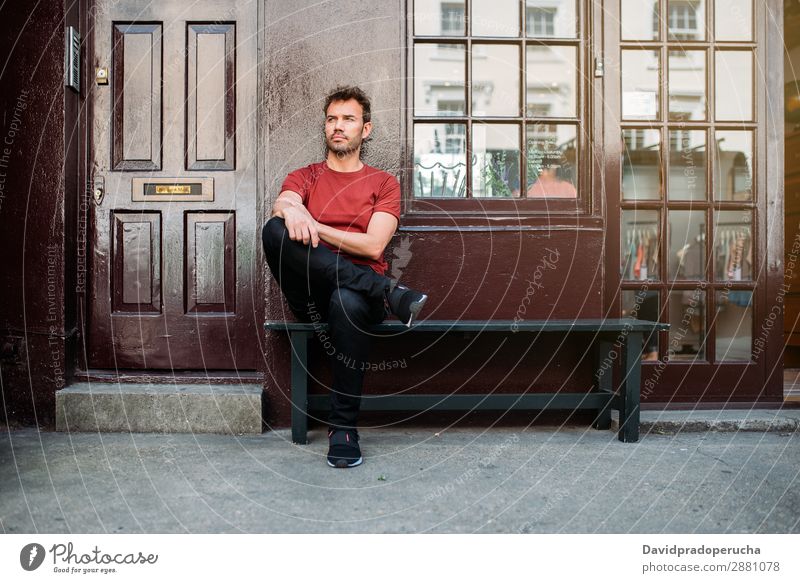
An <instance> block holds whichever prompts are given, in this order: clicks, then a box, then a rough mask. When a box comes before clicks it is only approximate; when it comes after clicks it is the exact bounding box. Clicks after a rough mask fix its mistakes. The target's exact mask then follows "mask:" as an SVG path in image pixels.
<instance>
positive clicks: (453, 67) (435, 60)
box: [414, 44, 466, 115]
mask: <svg viewBox="0 0 800 583" xmlns="http://www.w3.org/2000/svg"><path fill="white" fill-rule="evenodd" d="M465 54H466V50H465V47H464V45H458V44H441V45H434V44H417V45H415V46H414V115H464V114H465V113H466V100H465V98H464V76H465V67H464V64H465V63H464V58H465Z"/></svg>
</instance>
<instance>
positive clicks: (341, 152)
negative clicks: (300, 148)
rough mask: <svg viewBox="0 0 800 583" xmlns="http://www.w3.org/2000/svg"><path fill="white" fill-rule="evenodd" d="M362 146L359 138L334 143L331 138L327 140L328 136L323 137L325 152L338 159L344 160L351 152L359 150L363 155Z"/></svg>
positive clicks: (362, 142)
mask: <svg viewBox="0 0 800 583" xmlns="http://www.w3.org/2000/svg"><path fill="white" fill-rule="evenodd" d="M363 144H364V141H363V140H362V139H361V136H356V137H355V138H353V139H352V140H346V141H343V142H342V141H339V142H334V141H333V138H332V137H330V138H329V137H328V136H325V145H326V147H327V151H328V152H332V153H333V154H334V155H335V156H337V157H339V158H345V157H347V156H349V155H350V154H352V153H353V152H356V151H358V149H359V148H361V153H363ZM359 157H360V156H359Z"/></svg>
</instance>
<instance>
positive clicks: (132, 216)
mask: <svg viewBox="0 0 800 583" xmlns="http://www.w3.org/2000/svg"><path fill="white" fill-rule="evenodd" d="M93 34H94V51H93V60H92V62H91V64H92V69H93V71H94V70H95V68H107V70H108V75H107V77H108V79H109V82H108V84H107V85H103V84H101V83H96V84H95V86H94V87H93V88H92V93H93V96H94V98H93V100H92V108H93V116H92V119H93V124H92V125H91V126H90V128H91V131H92V136H91V142H92V144H93V159H92V169H91V170H92V172H91V176H92V182H93V184H92V186H93V188H94V192H95V207H94V221H93V233H92V258H91V259H92V262H91V269H92V272H91V281H92V284H91V286H92V287H91V290H92V293H91V297H90V300H89V302H90V305H89V309H90V328H89V331H90V337H89V339H88V340H89V366H90V367H93V368H104V369H105V368H114V369H116V368H123V369H124V368H148V369H232V368H238V369H254V368H255V367H256V357H257V354H258V351H257V349H258V346H259V342H258V333H257V329H258V327H257V323H258V321H259V320H260V316H259V314H260V305H261V301H260V293H259V288H258V286H257V285H256V283H257V282H256V280H255V278H256V277H257V274H258V273H259V271H258V270H257V269H255V265H256V262H257V261H258V256H257V253H256V249H257V242H258V237H257V225H256V216H257V213H256V210H257V197H256V160H255V155H256V151H257V147H256V120H257V116H256V78H257V76H256V65H257V3H256V1H255V0H198V1H194V2H191V3H184V2H178V1H169V2H152V1H151V0H125V1H124V2H114V1H108V0H100V1H99V2H97V4H96V11H95V18H94V30H93ZM101 80H102V77H101ZM100 196H102V198H99V197H100Z"/></svg>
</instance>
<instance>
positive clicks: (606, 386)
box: [592, 340, 614, 429]
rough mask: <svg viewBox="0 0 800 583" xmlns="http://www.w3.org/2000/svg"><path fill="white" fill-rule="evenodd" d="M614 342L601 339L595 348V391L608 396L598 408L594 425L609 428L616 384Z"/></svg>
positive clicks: (599, 427)
mask: <svg viewBox="0 0 800 583" xmlns="http://www.w3.org/2000/svg"><path fill="white" fill-rule="evenodd" d="M611 350H612V343H611V341H609V340H600V341H599V342H598V343H597V346H596V348H595V367H594V386H595V392H597V393H602V394H603V395H607V396H608V401H606V404H605V405H604V406H603V407H601V408H599V409H597V411H596V412H597V417H595V420H594V423H593V424H592V427H594V428H595V429H609V428H610V427H611V400H612V398H613V396H614V395H613V386H614V360H613V359H612V358H611Z"/></svg>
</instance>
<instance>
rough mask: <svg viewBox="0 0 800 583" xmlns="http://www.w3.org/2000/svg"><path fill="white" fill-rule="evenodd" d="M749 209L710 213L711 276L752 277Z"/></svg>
mask: <svg viewBox="0 0 800 583" xmlns="http://www.w3.org/2000/svg"><path fill="white" fill-rule="evenodd" d="M752 223H753V215H752V213H751V212H750V211H746V210H738V211H717V212H716V213H715V214H714V277H716V279H717V281H752V279H753V236H752V230H751V225H752Z"/></svg>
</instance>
